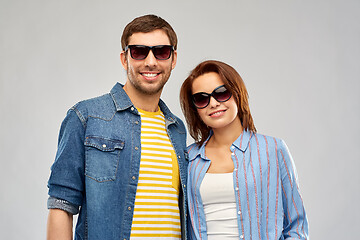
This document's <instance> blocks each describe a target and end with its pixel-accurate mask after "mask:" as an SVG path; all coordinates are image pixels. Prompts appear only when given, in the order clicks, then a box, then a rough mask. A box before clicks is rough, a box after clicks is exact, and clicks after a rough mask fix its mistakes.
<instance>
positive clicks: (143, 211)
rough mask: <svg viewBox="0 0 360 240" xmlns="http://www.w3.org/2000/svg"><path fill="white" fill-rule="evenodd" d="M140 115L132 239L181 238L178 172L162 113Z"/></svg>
mask: <svg viewBox="0 0 360 240" xmlns="http://www.w3.org/2000/svg"><path fill="white" fill-rule="evenodd" d="M138 111H139V113H140V115H141V161H140V174H139V182H138V187H137V192H136V198H135V208H134V216H133V222H132V228H131V236H130V237H131V239H133V240H134V239H181V226H180V212H179V203H178V198H179V188H180V185H179V184H180V180H179V169H178V162H177V158H176V155H175V151H174V149H173V146H172V144H171V142H170V140H169V137H168V135H167V132H166V128H165V118H164V115H163V113H162V112H161V111H160V110H159V111H158V112H145V111H143V110H141V109H138Z"/></svg>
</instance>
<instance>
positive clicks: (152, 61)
mask: <svg viewBox="0 0 360 240" xmlns="http://www.w3.org/2000/svg"><path fill="white" fill-rule="evenodd" d="M144 60H145V65H146V66H150V67H151V66H155V65H156V64H157V59H156V58H155V56H154V54H153V52H152V51H151V50H150V51H149V54H148V55H147V56H146V58H145V59H144Z"/></svg>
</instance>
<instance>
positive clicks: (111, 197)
mask: <svg viewBox="0 0 360 240" xmlns="http://www.w3.org/2000/svg"><path fill="white" fill-rule="evenodd" d="M159 106H160V109H161V111H162V112H163V113H164V115H165V124H166V129H167V132H168V135H169V138H170V140H171V142H172V144H173V147H174V150H175V153H176V155H177V157H178V163H179V172H180V180H181V191H180V197H179V198H180V200H179V201H180V202H179V206H180V215H181V221H182V237H183V239H185V237H186V221H185V219H186V216H187V214H186V213H187V202H186V199H187V197H186V196H187V191H186V181H187V165H188V160H187V153H186V131H185V126H184V124H183V123H182V121H181V120H180V119H179V118H177V117H176V116H174V115H173V114H172V113H171V112H170V110H169V109H168V108H167V107H166V105H165V104H164V102H162V101H161V100H160V102H159ZM140 132H141V118H140V115H139V113H138V111H137V109H136V108H135V107H134V106H133V104H132V102H131V101H130V99H129V97H128V96H127V94H126V93H125V91H124V90H123V88H122V85H121V84H119V83H117V84H116V85H115V86H114V87H113V89H112V90H111V91H110V93H109V94H105V95H103V96H100V97H97V98H93V99H89V100H85V101H82V102H80V103H78V104H76V105H75V106H74V107H72V108H71V109H70V110H69V111H68V113H67V116H66V118H65V119H64V121H63V123H62V126H61V129H60V134H59V142H58V151H57V154H56V159H55V162H54V164H53V165H52V167H51V175H50V178H49V181H48V187H49V196H50V197H49V200H48V208H60V209H63V210H68V211H69V212H72V213H76V211H77V210H78V209H80V210H79V211H80V212H79V217H78V222H77V225H76V230H75V239H95V240H98V239H129V238H130V231H131V224H132V216H133V209H134V202H135V195H136V189H137V183H138V176H139V168H140V155H141V144H140Z"/></svg>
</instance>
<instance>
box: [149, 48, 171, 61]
mask: <svg viewBox="0 0 360 240" xmlns="http://www.w3.org/2000/svg"><path fill="white" fill-rule="evenodd" d="M152 50H153V53H154V56H155V57H156V58H157V59H159V60H165V59H169V58H170V55H171V46H158V47H154V48H153V49H152Z"/></svg>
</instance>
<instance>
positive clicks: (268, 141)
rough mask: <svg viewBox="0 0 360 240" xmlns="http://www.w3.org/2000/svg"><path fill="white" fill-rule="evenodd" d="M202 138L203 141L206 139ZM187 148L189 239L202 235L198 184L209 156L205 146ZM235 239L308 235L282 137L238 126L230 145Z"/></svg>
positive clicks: (193, 145) (288, 155)
mask: <svg viewBox="0 0 360 240" xmlns="http://www.w3.org/2000/svg"><path fill="white" fill-rule="evenodd" d="M206 142H207V141H206ZM206 142H205V143H204V144H203V145H202V146H200V147H199V146H198V145H196V144H192V145H190V146H189V147H188V153H189V161H190V162H189V167H188V172H189V175H188V186H189V188H188V200H189V217H190V220H191V224H190V228H191V229H190V233H191V236H192V239H204V240H206V239H207V234H206V221H205V213H204V208H203V203H202V200H201V196H200V185H201V182H202V180H203V178H204V176H205V173H206V172H207V170H208V168H209V166H210V162H211V160H210V159H208V158H207V157H206V156H205V145H206ZM230 150H231V152H232V153H231V158H232V160H233V162H234V174H233V181H234V193H235V198H236V210H237V222H238V229H239V235H240V239H246V240H251V239H259V240H260V239H308V222H307V217H306V213H305V209H304V205H303V201H302V198H301V196H300V191H299V185H298V181H297V173H296V168H295V165H294V162H293V160H292V157H291V155H290V153H289V150H288V148H287V146H286V144H285V142H284V141H283V140H281V139H277V138H273V137H269V136H264V135H261V134H257V133H252V132H248V131H243V132H242V133H241V135H240V136H239V138H238V139H237V140H236V141H235V142H234V143H233V144H232V146H231V147H230Z"/></svg>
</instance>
